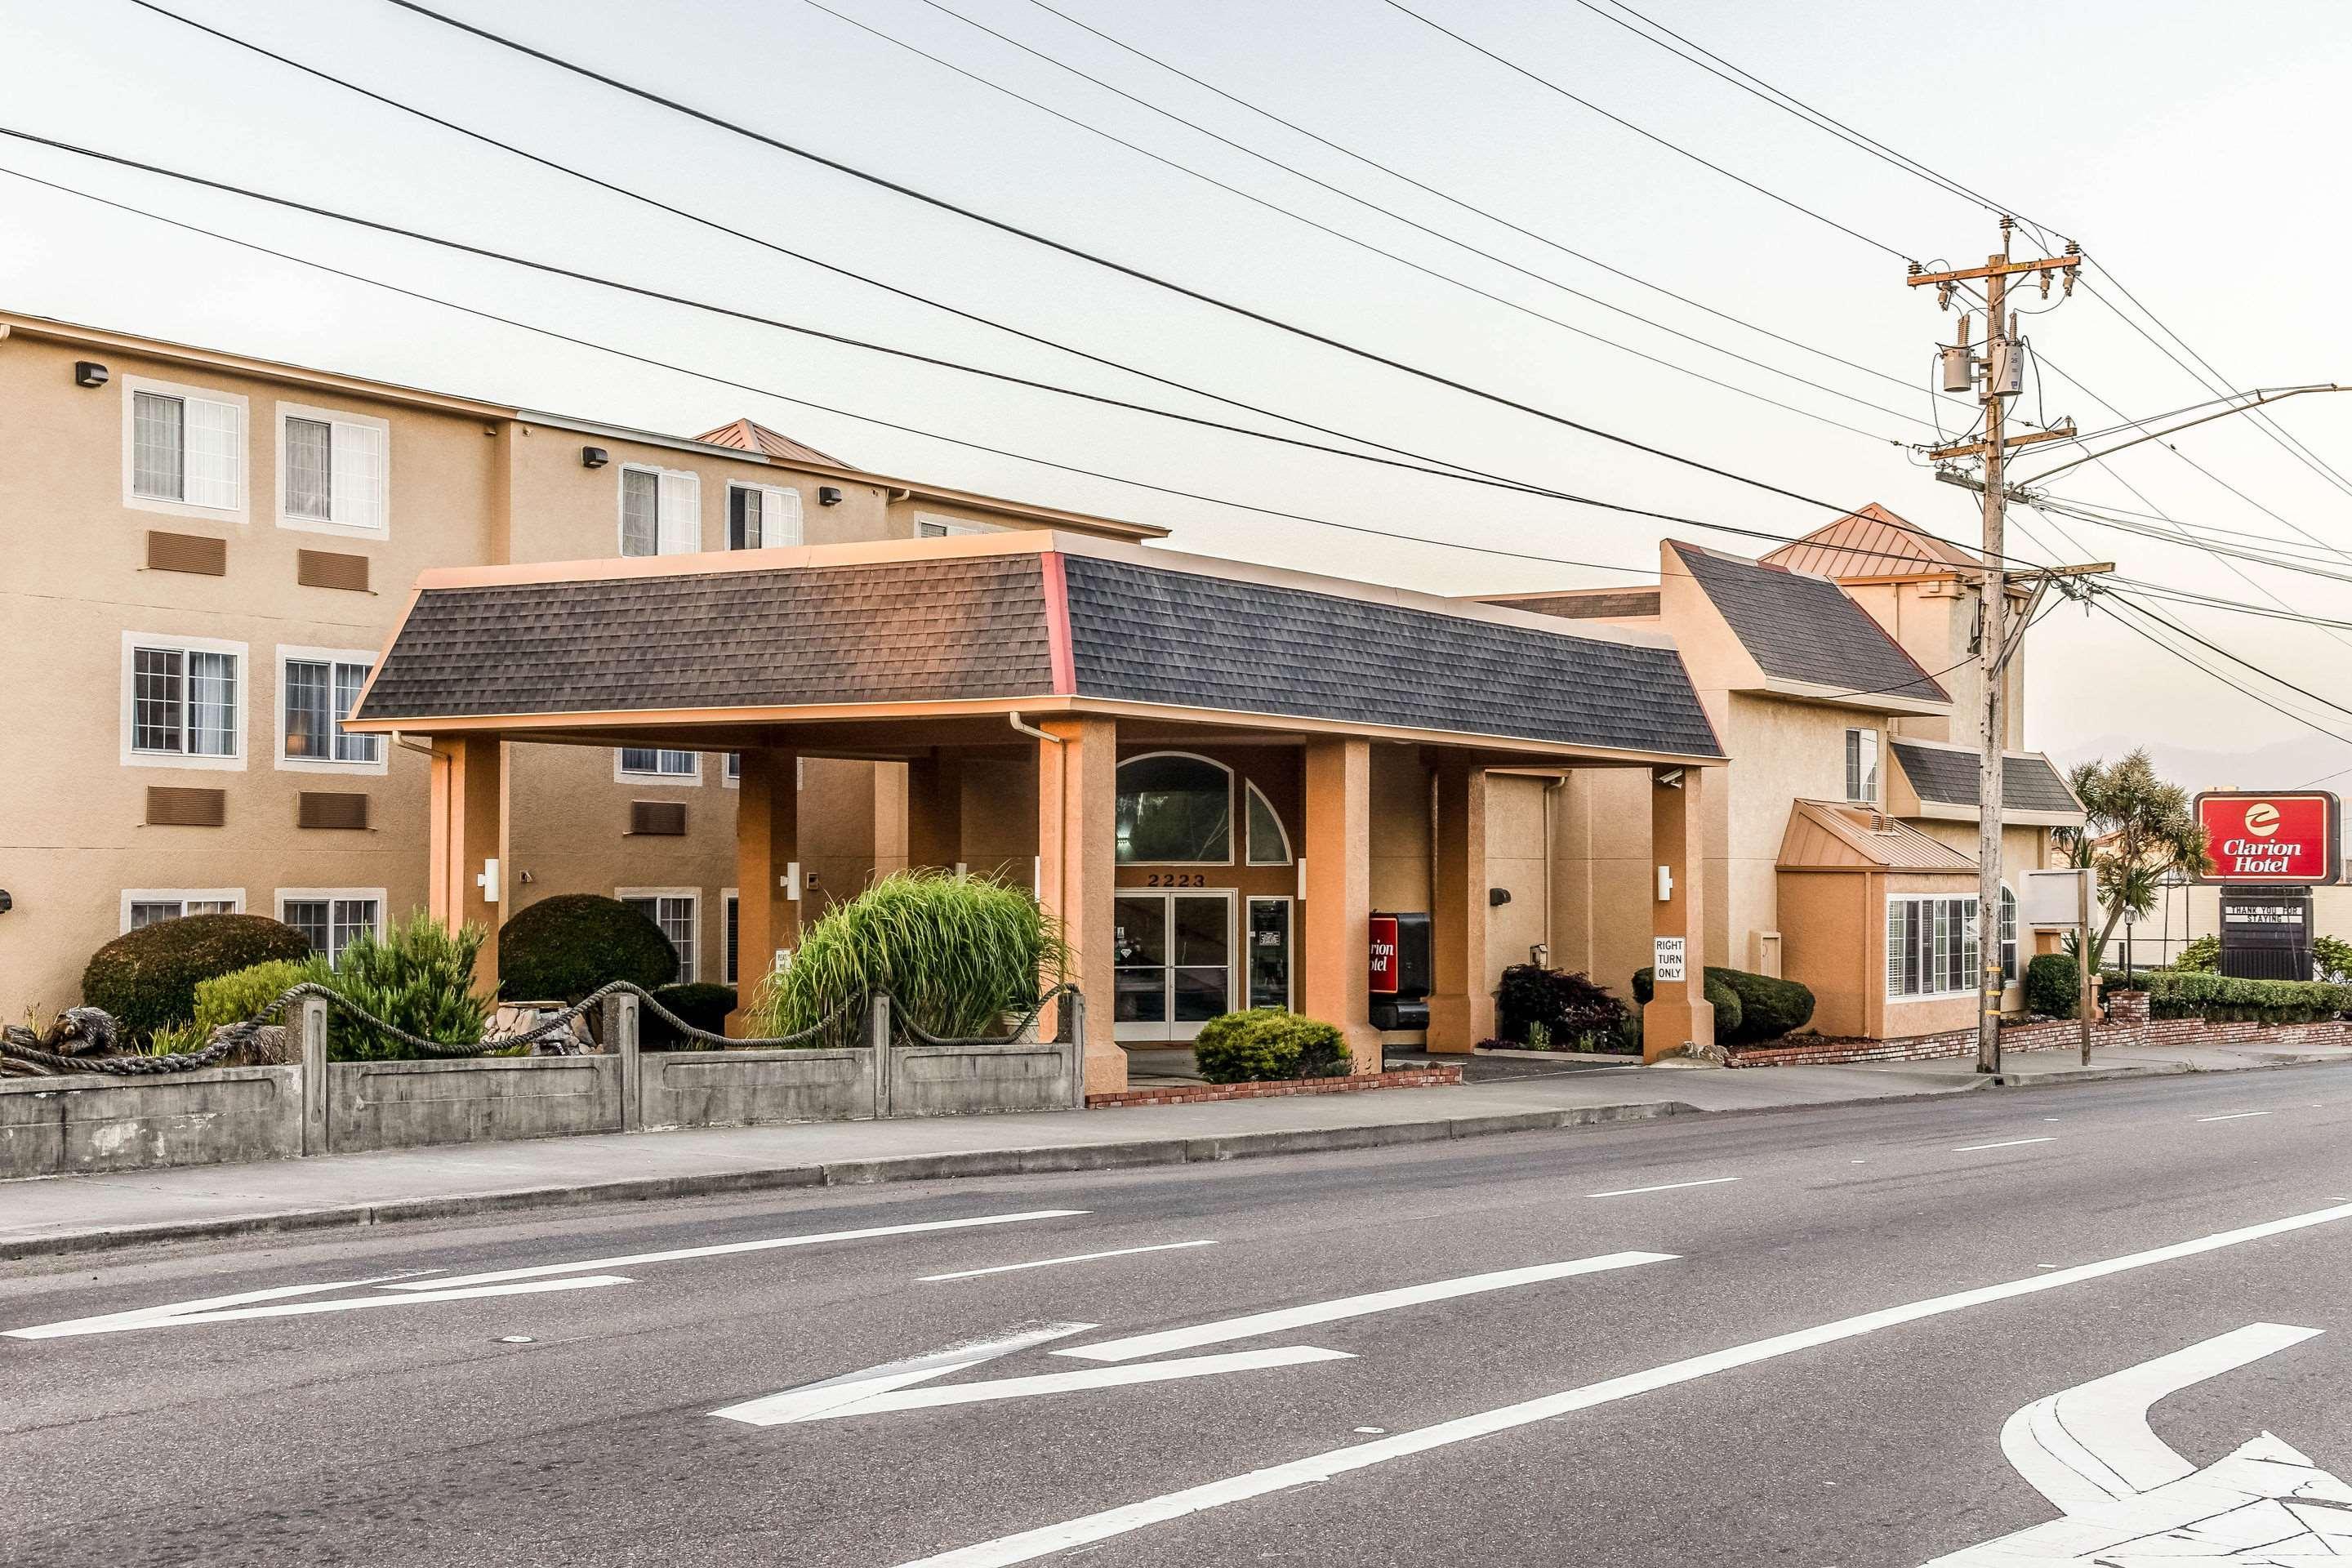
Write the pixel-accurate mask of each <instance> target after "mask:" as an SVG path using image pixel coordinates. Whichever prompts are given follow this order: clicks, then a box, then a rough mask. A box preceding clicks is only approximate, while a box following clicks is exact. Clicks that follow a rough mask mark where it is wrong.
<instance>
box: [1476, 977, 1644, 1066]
mask: <svg viewBox="0 0 2352 1568" xmlns="http://www.w3.org/2000/svg"><path fill="white" fill-rule="evenodd" d="M1624 1021H1625V1004H1624V1003H1622V1002H1620V1001H1619V1000H1617V998H1616V997H1614V996H1612V995H1611V994H1609V993H1608V991H1607V990H1606V989H1604V988H1603V987H1601V986H1599V985H1596V984H1593V983H1592V981H1591V977H1589V976H1587V975H1583V974H1575V973H1568V972H1567V971H1565V970H1559V969H1538V968H1537V967H1536V966H1535V965H1534V964H1532V963H1515V964H1513V965H1511V966H1510V967H1509V968H1508V969H1506V970H1504V971H1503V977H1502V984H1500V985H1498V986H1496V989H1495V1026H1496V1030H1497V1031H1498V1032H1499V1033H1500V1034H1501V1035H1502V1037H1503V1038H1504V1039H1506V1040H1513V1041H1518V1042H1522V1043H1525V1044H1528V1045H1531V1046H1533V1045H1537V1035H1538V1031H1540V1032H1541V1034H1542V1036H1543V1041H1542V1044H1541V1045H1540V1046H1539V1047H1538V1048H1539V1049H1560V1050H1588V1051H1593V1050H1599V1051H1608V1050H1615V1049H1616V1048H1617V1032H1618V1030H1619V1029H1620V1028H1621V1027H1622V1026H1623V1024H1624Z"/></svg>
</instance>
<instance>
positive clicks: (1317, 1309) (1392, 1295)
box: [1054, 1252, 1674, 1361]
mask: <svg viewBox="0 0 2352 1568" xmlns="http://www.w3.org/2000/svg"><path fill="white" fill-rule="evenodd" d="M1673 1261H1674V1254H1673V1253H1670V1252H1611V1253H1604V1254H1602V1255H1601V1256H1600V1257H1598V1258H1574V1259H1572V1260H1570V1261H1569V1262H1566V1263H1539V1264H1537V1265H1536V1266H1535V1267H1533V1268H1506V1269H1502V1270H1500V1271H1499V1272H1496V1273H1493V1274H1470V1275H1465V1276H1464V1277H1463V1278H1461V1279H1437V1280H1433V1281H1431V1282H1430V1283H1428V1284H1426V1285H1407V1286H1404V1287H1403V1288H1402V1289H1395V1290H1376V1291H1374V1292H1372V1293H1371V1294H1370V1295H1367V1296H1342V1297H1340V1298H1339V1299H1338V1300H1330V1301H1314V1302H1309V1303H1308V1304H1307V1305H1306V1306H1304V1307H1283V1308H1279V1309H1277V1310H1274V1311H1271V1312H1252V1313H1250V1314H1249V1315H1248V1316H1247V1317H1242V1318H1220V1319H1218V1320H1217V1321H1215V1322H1213V1323H1195V1324H1194V1325H1192V1327H1191V1328H1189V1329H1168V1330H1165V1331H1161V1332H1160V1333H1155V1334H1135V1335H1132V1336H1130V1337H1129V1338H1127V1339H1123V1340H1105V1341H1104V1342H1102V1343H1100V1344H1097V1345H1074V1346H1072V1347H1071V1348H1070V1349H1068V1350H1066V1351H1055V1352H1054V1353H1055V1355H1068V1356H1083V1357H1084V1358H1085V1359H1087V1361H1134V1360H1136V1359H1137V1358H1138V1357H1139V1356H1148V1355H1162V1354H1165V1353H1166V1352H1169V1351H1189V1350H1192V1349H1193V1348H1194V1347H1196V1346H1199V1345H1213V1344H1222V1343H1223V1342H1225V1341H1227V1340H1247V1339H1255V1338H1256V1337H1257V1336H1259V1335H1260V1334H1278V1333H1283V1332H1286V1331H1289V1330H1291V1329H1299V1328H1305V1327H1307V1325H1308V1324H1311V1323H1329V1322H1336V1321H1339V1320H1340V1319H1342V1318H1360V1317H1363V1316H1365V1315H1366V1314H1368V1313H1371V1312H1388V1311H1393V1310H1396V1309H1397V1308H1399V1307H1415V1306H1419V1305H1421V1304H1422V1303H1423V1302H1424V1301H1446V1300H1453V1299H1454V1297H1456V1296H1475V1295H1478V1294H1480V1293H1481V1292H1483V1291H1487V1290H1505V1289H1509V1288H1510V1287H1512V1286H1514V1285H1532V1284H1535V1283H1536V1282H1537V1281H1538V1280H1543V1279H1568V1278H1569V1277H1570V1276H1571V1275H1577V1274H1598V1273H1601V1272H1602V1271H1603V1270H1605V1269H1611V1268H1633V1266H1635V1265H1636V1264H1642V1263H1671V1262H1673Z"/></svg>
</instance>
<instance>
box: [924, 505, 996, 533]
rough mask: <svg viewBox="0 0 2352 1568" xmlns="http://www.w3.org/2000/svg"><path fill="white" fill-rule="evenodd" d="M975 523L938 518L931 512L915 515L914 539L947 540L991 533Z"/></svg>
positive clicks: (957, 519)
mask: <svg viewBox="0 0 2352 1568" xmlns="http://www.w3.org/2000/svg"><path fill="white" fill-rule="evenodd" d="M992 532H994V530H993V529H990V528H983V527H982V525H980V524H979V523H976V522H966V521H963V519H961V518H960V517H940V516H937V515H935V514H934V513H931V512H923V511H919V512H917V513H916V514H915V537H916V538H918V539H948V538H951V537H953V536H955V535H957V534H961V533H992Z"/></svg>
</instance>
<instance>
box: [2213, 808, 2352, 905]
mask: <svg viewBox="0 0 2352 1568" xmlns="http://www.w3.org/2000/svg"><path fill="white" fill-rule="evenodd" d="M2197 821H2198V825H2199V826H2201V827H2202V828H2203V829H2204V830H2205V852H2206V854H2207V855H2208V856H2210V857H2211V859H2212V864H2211V866H2210V868H2208V869H2207V870H2206V872H2205V875H2204V876H2203V877H2201V878H2200V881H2206V882H2235V883H2240V884H2248V883H2254V884H2261V883H2268V884H2273V885H2279V884H2284V885H2290V886H2295V887H2314V886H2322V885H2326V884H2327V883H2332V882H2334V881H2336V879H2338V877H2339V876H2340V875H2341V868H2342V866H2343V856H2342V854H2341V853H2340V852H2339V850H2338V848H2337V840H2336V826H2337V812H2336V797H2335V795H2331V794H2329V793H2327V792H2326V791H2325V790H2305V791H2299V792H2297V793H2294V794H2292V795H2260V794H2252V793H2242V792H2239V791H2234V790H2209V791H2207V792H2206V793H2205V794H2203V795H2199V796H2198V797H2197Z"/></svg>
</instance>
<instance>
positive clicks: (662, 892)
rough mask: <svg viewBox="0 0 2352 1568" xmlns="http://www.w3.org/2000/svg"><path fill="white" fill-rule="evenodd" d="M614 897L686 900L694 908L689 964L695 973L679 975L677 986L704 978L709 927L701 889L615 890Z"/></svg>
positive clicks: (665, 933)
mask: <svg viewBox="0 0 2352 1568" xmlns="http://www.w3.org/2000/svg"><path fill="white" fill-rule="evenodd" d="M613 897H614V898H616V899H684V900H687V902H688V903H689V904H691V905H692V906H693V908H694V914H693V920H694V942H693V943H692V952H690V953H689V954H688V957H687V963H688V964H689V965H691V967H692V971H693V973H688V974H681V975H679V976H678V977H677V984H681V985H683V984H688V983H689V982H693V981H698V980H700V979H701V978H702V968H703V965H702V949H703V946H704V944H705V942H707V941H708V935H707V933H708V931H709V926H708V923H707V922H706V921H704V920H703V918H702V889H699V888H615V889H613ZM655 923H656V924H659V923H660V922H658V921H656V922H655ZM663 934H664V935H665V936H667V934H668V933H667V932H664V933H663Z"/></svg>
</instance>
